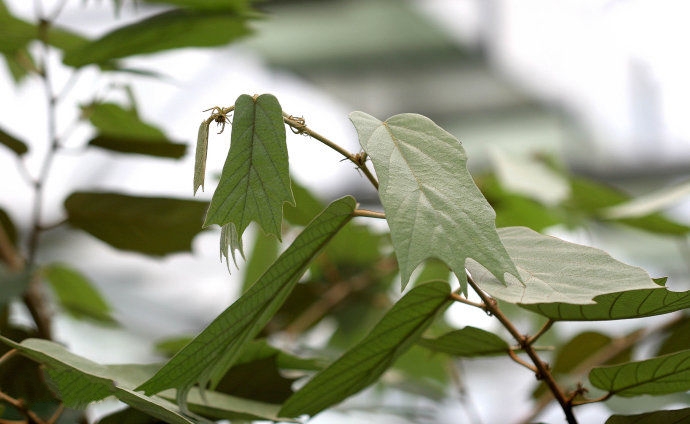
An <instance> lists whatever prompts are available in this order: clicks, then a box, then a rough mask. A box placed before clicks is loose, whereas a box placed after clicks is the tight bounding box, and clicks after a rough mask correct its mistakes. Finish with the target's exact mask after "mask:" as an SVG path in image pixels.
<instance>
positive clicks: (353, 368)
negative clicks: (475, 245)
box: [279, 281, 450, 417]
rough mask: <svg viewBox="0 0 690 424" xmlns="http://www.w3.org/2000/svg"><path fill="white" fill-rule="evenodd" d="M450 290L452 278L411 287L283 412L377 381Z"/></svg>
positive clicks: (311, 408)
mask: <svg viewBox="0 0 690 424" xmlns="http://www.w3.org/2000/svg"><path fill="white" fill-rule="evenodd" d="M449 293H450V287H449V286H448V283H445V282H439V281H437V282H431V283H427V284H423V285H421V286H417V287H415V288H413V289H412V290H411V291H410V292H409V293H407V294H406V295H405V296H403V297H402V298H401V299H400V300H399V301H398V302H397V303H396V304H395V305H394V306H393V307H392V308H391V310H390V311H388V313H387V314H386V315H385V316H384V317H383V319H382V320H381V321H380V322H379V323H378V324H377V325H376V326H375V327H374V328H373V329H372V331H371V333H369V335H368V336H367V337H366V338H365V339H364V340H362V341H361V342H360V343H358V344H357V345H356V346H354V347H353V348H352V349H350V350H348V351H347V352H345V353H344V354H343V355H342V356H341V357H340V358H339V359H338V360H336V361H335V362H334V363H332V364H331V365H330V366H328V367H327V368H325V369H324V370H323V371H321V372H319V373H317V374H316V375H315V376H314V378H312V379H311V380H309V382H307V384H306V385H305V386H304V387H302V388H301V389H299V390H298V391H297V392H296V393H295V394H294V395H292V397H290V398H289V399H288V400H287V401H286V402H285V403H284V404H283V407H282V409H281V410H280V412H279V414H280V415H284V416H288V417H296V416H299V415H302V414H307V415H310V416H314V415H316V414H318V413H319V412H321V411H323V410H324V409H326V408H328V407H330V406H331V405H334V404H336V403H339V402H341V401H343V400H344V399H346V398H347V397H349V396H351V395H353V394H355V393H357V392H359V391H360V390H362V389H364V388H365V387H367V386H369V385H370V384H372V383H374V382H375V381H377V380H378V379H379V377H380V376H381V375H383V373H384V372H385V371H386V370H387V369H388V368H389V367H390V366H391V365H392V364H393V363H394V361H395V360H396V359H397V358H398V357H399V356H400V355H402V354H403V353H404V352H405V351H407V349H409V348H410V347H411V346H412V345H413V344H414V343H415V342H416V341H417V340H418V339H419V337H420V336H421V334H422V333H423V332H424V330H425V329H426V328H427V327H428V326H429V325H430V324H431V323H432V321H433V320H434V319H435V317H436V316H437V315H438V314H439V313H441V312H442V311H443V310H445V309H446V308H447V307H448V305H449V304H450V296H449Z"/></svg>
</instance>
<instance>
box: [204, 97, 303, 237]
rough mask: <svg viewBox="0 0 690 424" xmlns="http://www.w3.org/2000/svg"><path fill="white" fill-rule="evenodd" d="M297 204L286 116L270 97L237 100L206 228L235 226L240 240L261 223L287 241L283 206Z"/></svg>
mask: <svg viewBox="0 0 690 424" xmlns="http://www.w3.org/2000/svg"><path fill="white" fill-rule="evenodd" d="M285 202H288V203H291V204H293V205H294V202H295V201H294V198H293V195H292V190H291V189H290V172H289V168H288V153H287V144H286V138H285V125H284V124H283V112H282V110H281V108H280V104H279V103H278V100H277V99H276V98H275V97H274V96H272V95H270V94H262V95H261V96H258V97H256V98H253V97H251V96H249V95H246V94H243V95H241V96H240V97H238V98H237V101H236V102H235V111H234V115H233V123H232V136H231V143H230V151H229V153H228V157H227V159H226V161H225V165H224V166H223V172H222V174H221V177H220V182H219V183H218V187H217V188H216V191H215V193H213V198H212V199H211V206H210V207H209V210H208V213H207V215H206V221H205V222H204V226H209V225H212V224H218V225H220V226H221V227H222V226H224V225H226V224H228V223H233V224H234V225H235V228H236V230H237V234H238V238H242V234H243V233H244V230H245V229H246V228H247V225H249V223H250V222H252V221H256V222H257V223H258V224H259V225H260V226H261V228H262V229H263V230H264V231H265V232H266V233H269V234H273V235H275V236H276V237H277V238H278V240H280V238H281V224H282V218H283V203H285Z"/></svg>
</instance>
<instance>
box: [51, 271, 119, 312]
mask: <svg viewBox="0 0 690 424" xmlns="http://www.w3.org/2000/svg"><path fill="white" fill-rule="evenodd" d="M43 275H44V276H45V277H46V279H47V280H48V283H50V286H51V288H52V289H53V291H54V292H55V294H56V295H57V299H58V302H59V304H60V305H61V306H62V308H63V309H64V310H65V311H66V312H67V313H69V314H70V315H72V316H73V317H75V318H81V319H83V318H88V319H92V320H95V321H99V322H103V323H113V322H115V320H114V319H113V317H112V315H111V309H110V305H108V303H107V302H106V301H105V299H103V297H102V296H101V294H100V293H99V292H98V290H96V288H95V287H94V285H93V283H91V282H90V281H89V280H88V279H87V278H86V277H85V276H84V275H83V274H82V273H80V272H78V271H76V270H75V269H72V268H71V267H69V266H67V265H64V264H52V265H49V266H47V267H45V268H44V269H43Z"/></svg>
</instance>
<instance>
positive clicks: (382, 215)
mask: <svg viewBox="0 0 690 424" xmlns="http://www.w3.org/2000/svg"><path fill="white" fill-rule="evenodd" d="M352 214H353V215H354V216H366V217H369V218H378V219H386V214H385V213H383V212H376V211H370V210H367V209H355V211H354V212H353V213H352Z"/></svg>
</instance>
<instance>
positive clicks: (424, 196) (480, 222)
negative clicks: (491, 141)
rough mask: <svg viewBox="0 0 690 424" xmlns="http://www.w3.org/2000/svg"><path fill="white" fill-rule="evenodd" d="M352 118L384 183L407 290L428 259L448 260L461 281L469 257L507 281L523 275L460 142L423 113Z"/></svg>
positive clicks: (359, 114) (382, 188)
mask: <svg viewBox="0 0 690 424" xmlns="http://www.w3.org/2000/svg"><path fill="white" fill-rule="evenodd" d="M350 120H351V121H352V122H353V124H354V125H355V128H357V133H358V135H359V142H360V144H361V145H362V148H364V150H365V151H366V152H367V154H368V155H369V156H370V157H371V159H372V161H373V163H374V168H375V169H376V174H377V175H378V177H379V179H380V188H379V196H380V197H381V203H382V204H383V208H384V210H385V211H386V220H387V221H388V225H389V226H390V229H391V237H392V239H393V246H394V247H395V252H396V255H397V257H398V263H399V265H400V274H401V280H402V285H403V287H405V286H406V285H407V282H408V281H409V279H410V275H411V274H412V271H413V270H414V269H415V268H416V267H417V265H419V264H420V263H421V262H422V261H424V260H425V259H428V258H437V259H440V260H442V261H444V262H445V263H446V264H448V266H449V267H450V268H451V269H452V270H453V272H454V273H455V275H456V276H457V277H458V279H459V280H460V281H461V282H464V281H466V277H465V260H466V259H467V258H473V259H475V260H476V261H477V262H479V263H481V264H483V265H484V266H486V268H487V269H489V271H491V272H492V273H493V274H494V275H496V276H497V277H498V278H499V279H500V280H501V281H505V275H504V274H505V273H508V274H513V275H515V276H518V272H517V270H516V269H515V265H513V263H512V262H511V260H510V257H509V256H508V253H507V252H506V251H505V248H504V247H503V245H502V244H501V241H500V240H499V238H498V234H496V227H495V223H494V218H495V216H496V215H495V213H494V211H493V209H491V206H489V204H488V203H487V201H486V199H485V198H484V196H482V194H481V192H480V191H479V189H478V188H477V186H476V185H475V184H474V181H473V180H472V176H471V175H470V174H469V172H468V171H467V166H466V163H467V157H466V155H465V151H464V150H463V148H462V146H461V144H460V142H459V141H458V140H457V139H456V138H455V137H453V136H452V135H451V134H449V133H447V132H446V131H444V130H443V129H441V128H440V127H438V126H437V125H436V124H434V123H433V122H432V121H431V120H430V119H428V118H425V117H423V116H421V115H414V114H402V115H396V116H393V117H392V118H389V119H388V120H387V121H385V122H381V121H379V120H378V119H376V118H374V117H372V116H369V115H367V114H365V113H363V112H353V113H351V114H350Z"/></svg>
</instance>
